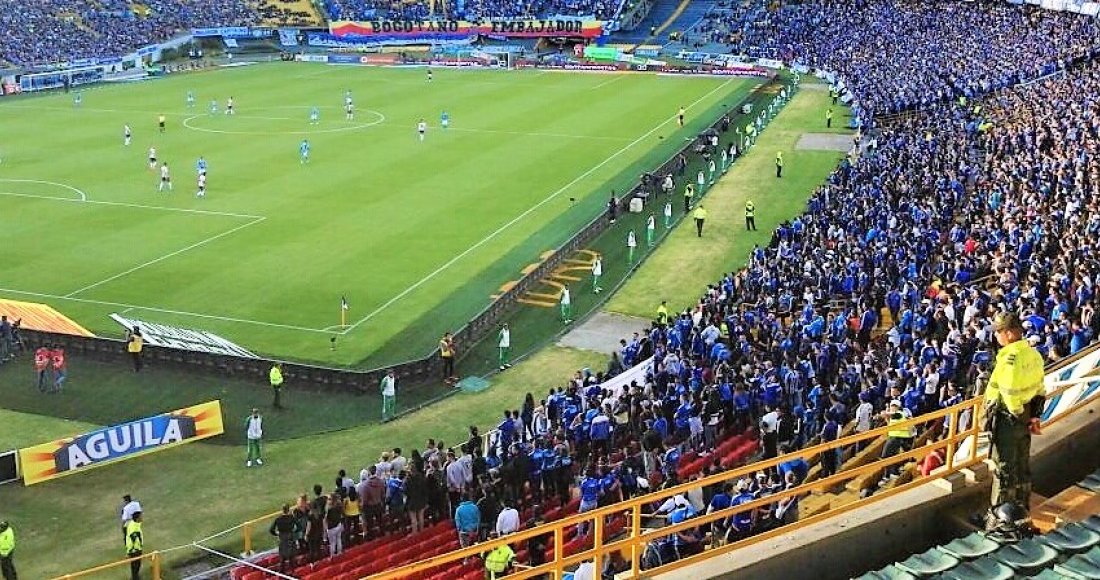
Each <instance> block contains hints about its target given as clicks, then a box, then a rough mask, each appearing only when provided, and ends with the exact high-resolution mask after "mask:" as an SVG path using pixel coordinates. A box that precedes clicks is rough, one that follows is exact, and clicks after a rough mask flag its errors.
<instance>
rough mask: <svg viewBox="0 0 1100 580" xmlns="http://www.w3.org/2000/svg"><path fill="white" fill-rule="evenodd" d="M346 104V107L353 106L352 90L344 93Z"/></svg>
mask: <svg viewBox="0 0 1100 580" xmlns="http://www.w3.org/2000/svg"><path fill="white" fill-rule="evenodd" d="M344 104H345V105H350V104H351V89H347V90H345V91H344Z"/></svg>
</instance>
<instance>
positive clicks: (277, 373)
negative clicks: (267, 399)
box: [267, 363, 283, 409]
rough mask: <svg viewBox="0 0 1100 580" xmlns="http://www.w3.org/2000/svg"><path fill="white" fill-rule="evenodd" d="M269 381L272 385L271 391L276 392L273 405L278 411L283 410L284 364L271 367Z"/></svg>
mask: <svg viewBox="0 0 1100 580" xmlns="http://www.w3.org/2000/svg"><path fill="white" fill-rule="evenodd" d="M267 375H268V377H267V378H268V381H269V382H270V383H271V390H272V391H274V392H275V401H274V402H273V403H272V405H271V406H272V407H275V408H276V409H282V408H283V402H282V394H283V364H282V363H275V364H273V365H271V371H269V372H268V373H267Z"/></svg>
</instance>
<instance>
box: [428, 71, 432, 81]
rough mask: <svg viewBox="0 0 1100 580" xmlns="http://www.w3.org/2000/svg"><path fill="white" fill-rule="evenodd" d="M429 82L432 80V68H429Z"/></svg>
mask: <svg viewBox="0 0 1100 580" xmlns="http://www.w3.org/2000/svg"><path fill="white" fill-rule="evenodd" d="M428 82H429V83H430V82H432V69H428Z"/></svg>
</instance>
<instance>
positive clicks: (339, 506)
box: [325, 492, 344, 556]
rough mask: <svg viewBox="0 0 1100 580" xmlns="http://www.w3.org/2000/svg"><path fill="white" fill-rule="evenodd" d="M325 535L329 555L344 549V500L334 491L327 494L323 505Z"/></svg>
mask: <svg viewBox="0 0 1100 580" xmlns="http://www.w3.org/2000/svg"><path fill="white" fill-rule="evenodd" d="M325 536H326V537H327V539H328V555H329V556H335V555H337V554H340V553H341V552H343V551H344V501H343V498H341V497H340V494H339V493H336V492H333V493H332V495H330V496H329V498H328V504H327V506H326V507H325Z"/></svg>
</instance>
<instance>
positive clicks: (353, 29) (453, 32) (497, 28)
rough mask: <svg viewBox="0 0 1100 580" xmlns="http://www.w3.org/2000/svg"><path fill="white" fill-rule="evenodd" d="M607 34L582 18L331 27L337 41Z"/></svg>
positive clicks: (385, 22) (356, 23) (337, 24)
mask: <svg viewBox="0 0 1100 580" xmlns="http://www.w3.org/2000/svg"><path fill="white" fill-rule="evenodd" d="M602 32H603V21H600V20H584V19H579V18H551V19H546V20H485V21H481V22H467V21H465V20H368V21H361V22H360V21H351V20H338V21H335V22H332V23H331V24H329V33H330V34H332V35H333V36H336V37H342V36H348V37H355V38H366V39H374V40H378V41H385V40H406V41H407V40H409V39H423V40H425V41H432V40H453V39H457V38H469V37H473V36H503V37H512V38H538V37H542V36H551V37H557V36H568V37H570V38H597V37H598V36H600V34H601V33H602Z"/></svg>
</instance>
